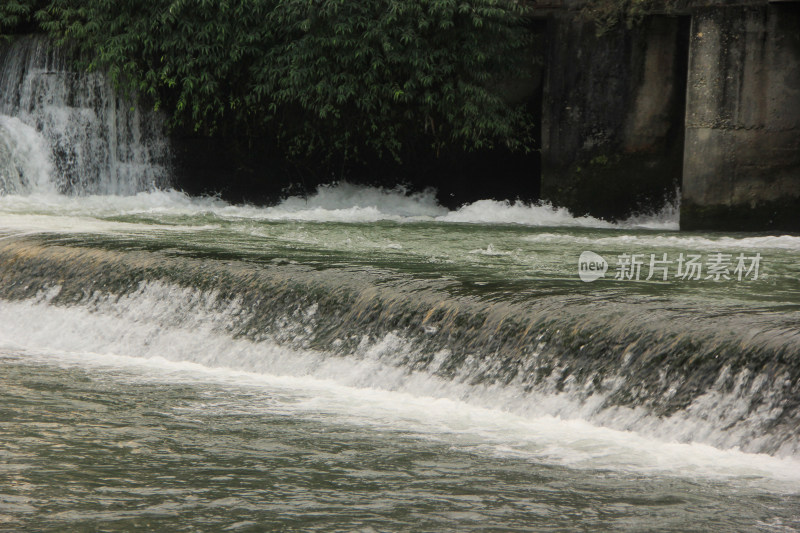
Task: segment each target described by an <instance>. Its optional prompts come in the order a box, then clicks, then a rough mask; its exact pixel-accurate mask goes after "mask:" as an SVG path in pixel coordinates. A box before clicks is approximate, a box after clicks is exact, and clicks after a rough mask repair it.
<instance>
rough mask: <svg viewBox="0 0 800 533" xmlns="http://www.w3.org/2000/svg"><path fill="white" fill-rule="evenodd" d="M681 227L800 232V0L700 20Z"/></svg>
mask: <svg viewBox="0 0 800 533" xmlns="http://www.w3.org/2000/svg"><path fill="white" fill-rule="evenodd" d="M689 57H690V60H689V77H688V92H687V110H686V143H685V152H684V170H683V189H682V196H683V197H682V204H681V228H682V229H729V230H730V229H743V230H759V229H783V230H796V231H800V3H789V2H784V3H780V4H770V5H762V6H751V7H729V8H719V7H717V8H710V9H702V10H699V11H697V12H695V13H694V15H693V18H692V32H691V47H690V56H689Z"/></svg>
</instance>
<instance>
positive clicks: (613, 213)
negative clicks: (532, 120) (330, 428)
mask: <svg viewBox="0 0 800 533" xmlns="http://www.w3.org/2000/svg"><path fill="white" fill-rule="evenodd" d="M548 27H549V31H548V37H549V51H548V56H547V61H546V65H547V66H546V68H547V80H546V83H545V89H544V90H545V96H544V109H543V119H542V197H543V198H544V199H546V200H549V201H551V202H553V203H554V204H557V205H562V206H566V207H568V208H570V209H571V210H572V211H573V212H574V213H575V214H591V215H593V216H599V217H604V218H619V217H623V216H626V215H628V214H630V213H631V212H632V211H636V210H647V209H651V208H653V207H659V206H661V205H663V203H664V200H665V198H666V197H668V196H670V195H673V194H674V192H675V190H676V188H677V186H678V184H679V183H680V179H681V170H682V156H683V154H682V152H683V115H684V98H685V83H686V82H685V80H686V78H685V76H686V53H687V51H686V46H687V41H688V19H685V18H679V17H667V16H652V17H648V18H647V19H646V20H644V21H643V23H642V24H641V25H639V26H637V27H635V28H633V29H631V30H630V31H618V32H613V33H609V34H606V35H604V36H602V37H598V36H597V35H596V27H595V25H594V24H593V23H592V22H591V21H587V20H583V19H581V18H578V17H575V16H574V14H570V13H562V14H554V15H552V16H551V17H550V20H549V26H548Z"/></svg>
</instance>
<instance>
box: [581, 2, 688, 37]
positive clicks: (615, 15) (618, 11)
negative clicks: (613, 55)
mask: <svg viewBox="0 0 800 533" xmlns="http://www.w3.org/2000/svg"><path fill="white" fill-rule="evenodd" d="M676 4H678V0H586V2H585V3H584V5H583V8H582V13H583V15H584V16H585V17H586V18H587V19H589V20H592V21H593V22H594V23H595V27H596V29H597V34H598V35H604V34H606V33H608V32H610V31H613V30H615V29H618V28H620V27H621V26H624V27H625V28H627V29H631V28H632V27H633V26H634V25H636V24H638V23H640V22H641V21H642V19H643V18H644V16H645V15H647V14H648V13H651V12H653V11H654V10H655V9H658V10H661V11H667V12H668V11H670V10H671V9H672V8H673V7H674V6H675V5H676Z"/></svg>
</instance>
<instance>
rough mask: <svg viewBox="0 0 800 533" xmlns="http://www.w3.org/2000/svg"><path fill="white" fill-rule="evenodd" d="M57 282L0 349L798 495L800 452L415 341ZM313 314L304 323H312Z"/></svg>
mask: <svg viewBox="0 0 800 533" xmlns="http://www.w3.org/2000/svg"><path fill="white" fill-rule="evenodd" d="M58 290H59V289H58V288H57V287H56V288H53V289H52V290H50V291H49V292H47V293H43V294H42V295H40V297H39V298H38V299H36V300H30V301H23V302H5V301H4V302H0V323H2V324H3V328H2V329H1V330H0V351H4V352H9V351H23V352H25V353H26V354H29V355H30V354H38V355H37V357H40V358H44V359H47V360H50V361H52V362H55V363H57V364H58V363H64V362H69V363H70V364H81V365H94V366H103V367H107V368H111V369H114V368H120V367H137V368H143V369H144V371H143V376H144V379H152V380H164V381H166V382H168V383H171V382H176V381H181V380H188V381H198V380H200V381H214V382H220V383H230V384H233V385H240V386H245V385H247V386H252V385H257V386H265V387H268V388H270V389H275V388H279V389H281V390H282V391H283V392H286V393H287V394H290V395H291V396H292V397H293V398H294V399H293V401H292V402H290V404H291V405H290V407H287V408H291V409H293V410H295V411H296V412H298V413H300V414H303V413H305V414H309V413H320V412H322V413H330V414H332V415H334V416H336V417H339V418H341V419H344V420H346V421H347V422H349V423H353V424H363V425H367V426H370V427H376V426H381V427H390V428H394V429H400V430H402V431H411V432H416V433H419V434H422V435H426V436H428V437H429V438H435V439H440V440H443V441H446V442H451V443H453V444H454V445H457V446H459V447H462V448H466V449H469V450H472V451H474V452H476V453H491V454H497V455H514V456H519V457H527V458H530V459H531V460H536V461H546V462H551V463H557V464H563V465H567V466H571V467H575V468H587V469H612V470H619V471H626V472H640V473H647V474H658V475H673V476H684V477H695V476H699V477H703V478H708V477H711V478H725V479H733V480H736V481H737V482H742V483H748V484H756V485H758V486H763V487H764V488H767V489H769V490H780V491H791V492H797V491H800V461H799V460H798V459H797V458H793V457H784V458H778V457H771V456H767V455H762V454H752V453H743V452H741V451H738V450H736V449H727V450H721V449H718V448H715V447H713V446H709V445H706V444H698V443H679V442H675V441H672V440H671V439H670V438H669V437H666V438H663V439H656V438H652V437H648V436H646V435H643V434H639V433H635V432H631V431H618V430H614V429H609V428H606V427H598V426H596V425H593V424H591V423H589V422H587V421H585V420H581V419H580V418H581V416H582V413H584V412H587V411H591V410H592V409H593V408H594V407H593V406H591V405H590V406H581V405H578V404H576V403H575V402H574V401H573V400H571V399H570V398H569V397H568V395H565V394H564V395H557V394H553V395H550V396H545V397H542V396H536V395H532V394H525V393H523V392H521V391H520V390H518V389H515V388H514V387H501V386H474V385H469V384H468V381H466V380H459V379H454V380H442V379H440V378H437V377H436V376H434V375H432V374H429V373H422V372H411V371H409V370H408V369H407V368H405V367H402V366H397V365H395V364H393V362H395V359H396V358H398V357H401V358H402V354H403V353H404V350H407V349H408V348H409V345H408V343H407V341H405V340H404V339H402V338H401V337H398V336H396V335H393V334H390V335H387V336H386V337H385V338H384V339H382V340H381V341H380V342H378V343H374V344H373V343H365V344H364V345H362V347H361V348H360V349H359V350H358V351H357V352H356V353H354V354H353V355H352V356H349V357H342V356H333V355H329V354H325V353H321V352H315V351H311V350H300V349H287V348H285V347H281V346H278V345H276V344H274V343H273V342H271V341H269V340H265V341H261V342H257V343H256V342H251V341H248V340H244V339H232V338H230V337H229V336H228V335H227V334H226V333H225V329H226V325H227V324H229V323H230V321H231V320H236V319H237V317H238V316H239V313H240V311H241V310H240V309H239V308H238V304H237V303H236V302H233V303H230V304H227V306H226V307H223V308H221V307H220V305H219V302H218V301H217V299H216V297H215V295H214V294H209V293H200V292H197V291H193V290H190V289H183V288H178V287H174V286H169V285H164V284H160V283H149V284H146V285H143V286H142V288H141V289H140V290H139V291H138V292H137V293H134V294H132V295H128V296H125V297H122V298H113V297H103V296H98V297H96V298H95V299H94V300H93V301H92V302H89V303H86V304H84V305H81V306H77V307H58V306H52V305H49V302H51V301H52V299H53V298H54V297H55V296H56V295H57V294H58ZM313 311H314V310H313V309H311V308H310V309H309V310H308V313H306V315H307V316H306V318H307V319H309V320H313V318H314V312H313ZM42 324H47V327H44V328H43V327H41V325H42ZM302 331H303V330H302V328H300V329H299V330H298V335H300V336H301V337H302ZM439 356H440V357H439ZM439 356H437V358H438V359H440V360H445V359H446V358H447V354H446V353H442V354H439ZM241 407H242V406H241V405H240V406H238V407H237V408H241ZM553 413H561V414H557V415H554V414H553ZM671 429H672V428H670V430H671ZM778 482H780V483H778Z"/></svg>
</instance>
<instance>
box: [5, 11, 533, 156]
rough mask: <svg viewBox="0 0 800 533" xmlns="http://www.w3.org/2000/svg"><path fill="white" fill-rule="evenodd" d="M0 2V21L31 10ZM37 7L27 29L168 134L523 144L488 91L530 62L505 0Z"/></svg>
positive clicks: (312, 143) (515, 119)
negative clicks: (47, 38)
mask: <svg viewBox="0 0 800 533" xmlns="http://www.w3.org/2000/svg"><path fill="white" fill-rule="evenodd" d="M4 2H6V4H4V7H3V8H2V10H0V13H1V14H2V15H0V16H2V17H4V18H3V19H0V27H2V26H1V25H2V24H5V25H7V26H13V25H14V23H15V21H17V20H18V18H12V17H21V16H26V17H27V16H30V13H31V6H32V4H33V3H34V2H33V0H4ZM8 2H10V3H8ZM26 2H27V3H26ZM44 4H45V5H43V6H40V7H38V8H37V11H36V20H37V21H38V23H39V25H40V27H41V28H42V29H43V30H45V31H47V32H48V33H50V34H51V35H52V36H54V37H55V38H56V39H57V41H58V43H59V44H60V45H62V46H72V47H74V48H75V49H76V51H78V52H79V55H80V57H83V58H85V59H84V61H83V62H82V67H83V68H86V69H89V70H93V69H102V70H104V71H106V72H107V73H108V74H109V75H110V77H111V79H112V80H113V81H114V83H116V84H117V86H118V87H119V88H120V90H122V91H125V92H127V93H129V94H136V95H139V96H140V97H145V98H147V99H149V100H150V101H151V103H152V104H153V105H154V106H155V107H156V108H158V109H163V110H165V111H166V112H168V113H169V114H170V115H171V117H172V122H171V124H172V126H173V127H176V128H184V129H189V130H194V131H195V132H197V133H198V134H204V135H214V134H219V135H227V136H234V135H235V136H242V137H249V138H260V139H268V141H269V145H270V147H271V149H274V150H276V151H280V152H281V153H286V154H289V155H290V156H293V157H296V158H316V159H318V160H322V161H348V160H360V159H363V158H369V157H385V156H387V155H388V156H392V157H394V158H396V159H398V158H399V157H400V156H401V154H402V153H403V152H404V151H406V152H407V151H408V150H409V149H416V148H418V147H420V146H423V147H426V148H428V149H432V150H435V151H437V152H438V150H440V149H442V148H445V147H447V148H451V147H456V148H459V149H465V150H474V149H480V148H491V147H493V146H495V145H497V144H503V145H505V146H508V147H510V148H512V149H519V150H525V149H527V148H526V147H527V146H530V131H529V128H530V117H528V116H527V115H526V113H525V112H524V110H523V108H522V107H513V106H510V105H508V104H507V103H506V102H505V101H504V100H503V98H502V97H501V95H500V91H499V86H500V84H501V82H502V81H505V80H509V79H514V78H519V77H523V76H524V75H525V71H524V67H525V65H526V64H529V63H530V54H531V51H530V44H531V40H530V35H529V32H527V31H526V29H525V28H524V25H523V24H524V13H523V8H522V7H520V5H519V3H518V2H517V1H515V0H459V1H456V0H371V1H369V2H361V1H357V0H49V1H46V2H44ZM15 6H16V7H15Z"/></svg>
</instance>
